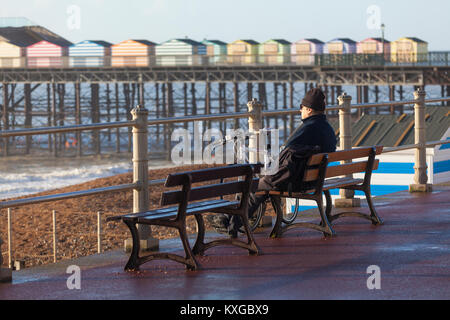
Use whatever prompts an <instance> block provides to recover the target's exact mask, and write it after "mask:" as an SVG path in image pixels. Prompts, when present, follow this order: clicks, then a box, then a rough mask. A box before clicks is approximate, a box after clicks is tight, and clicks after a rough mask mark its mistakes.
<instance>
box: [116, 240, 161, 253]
mask: <svg viewBox="0 0 450 320" xmlns="http://www.w3.org/2000/svg"><path fill="white" fill-rule="evenodd" d="M132 247H133V240H132V239H126V240H125V242H124V250H125V252H131V248H132ZM140 247H141V251H156V250H159V239H155V238H149V239H144V240H142V239H141V240H140Z"/></svg>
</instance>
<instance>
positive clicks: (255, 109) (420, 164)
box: [0, 89, 450, 268]
mask: <svg viewBox="0 0 450 320" xmlns="http://www.w3.org/2000/svg"><path fill="white" fill-rule="evenodd" d="M351 100H352V98H351V97H350V96H348V95H346V94H345V93H344V94H343V95H341V96H340V97H339V99H338V101H339V104H338V105H337V106H330V107H329V108H327V110H328V111H333V110H339V123H340V130H339V135H340V144H341V145H340V149H350V148H352V145H351V142H352V135H351V130H350V121H351V118H350V117H351V109H354V108H371V107H379V106H387V105H404V104H414V113H415V144H412V145H406V146H400V147H389V148H385V150H384V153H388V152H395V151H399V150H406V149H415V150H416V157H415V165H414V170H415V175H414V184H413V185H412V186H419V187H417V188H410V190H412V191H414V190H421V188H420V186H427V175H426V169H427V167H426V160H425V152H426V148H427V147H432V146H436V145H441V144H448V143H450V140H445V141H444V140H442V141H432V142H428V143H427V142H426V140H425V137H426V136H425V112H424V110H425V104H426V103H436V102H446V101H450V97H442V98H435V99H425V91H424V90H422V89H418V90H417V91H416V92H414V100H407V101H388V102H381V103H371V104H354V105H352V104H351ZM248 107H249V112H239V113H229V114H221V115H201V116H185V117H178V118H164V119H148V111H147V110H146V109H144V108H141V107H140V106H137V107H136V108H134V109H133V110H132V116H133V119H132V120H131V121H122V122H112V123H98V124H88V125H75V126H67V127H50V128H34V129H23V130H8V131H0V139H1V138H7V137H14V136H27V135H38V134H52V133H62V132H70V131H85V130H94V129H107V128H120V127H132V128H133V159H132V160H133V183H129V184H123V185H117V186H111V187H105V188H98V189H92V190H84V191H77V192H69V193H64V194H56V195H48V196H41V197H28V198H24V199H19V200H9V201H2V202H0V209H4V208H7V209H8V218H9V220H8V221H9V222H8V223H9V224H10V221H11V215H12V208H15V207H20V206H25V205H31V204H36V203H42V202H51V201H58V200H64V199H72V198H78V197H84V196H90V195H94V194H104V193H110V192H117V191H125V190H133V211H134V212H141V211H145V210H147V209H148V206H149V186H152V185H157V184H162V183H164V180H152V181H149V179H148V150H147V148H148V126H151V125H157V124H168V123H180V122H191V121H202V120H203V121H208V120H223V119H232V118H234V119H238V118H248V121H249V129H250V130H253V131H255V132H258V131H259V130H260V129H261V128H263V123H264V122H263V120H262V119H263V117H270V116H275V115H278V116H280V115H294V114H299V109H287V110H276V111H271V110H268V111H263V110H262V109H263V108H262V105H261V104H260V103H258V102H257V101H255V100H254V101H252V102H249V104H248ZM249 148H253V149H257V146H256V145H255V146H249ZM422 189H423V188H422ZM425 189H427V188H425ZM341 191H343V190H341ZM341 197H342V198H351V197H353V194H351V193H347V192H341ZM98 228H99V230H100V231H99V232H98V234H101V226H100V224H99V227H98ZM8 231H9V232H8V256H9V258H8V261H9V267H10V268H11V266H12V262H13V258H12V257H13V253H12V251H11V250H12V246H11V241H12V240H11V239H12V234H11V228H8ZM139 232H140V234H141V238H142V239H146V238H151V234H150V230H149V229H148V228H147V229H146V228H140V229H139ZM100 242H101V241H100V240H99V243H100ZM0 244H1V239H0ZM99 248H101V245H100V244H99ZM99 250H101V249H99Z"/></svg>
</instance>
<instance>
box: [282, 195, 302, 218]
mask: <svg viewBox="0 0 450 320" xmlns="http://www.w3.org/2000/svg"><path fill="white" fill-rule="evenodd" d="M286 205H287V198H283V199H281V210H282V211H283V222H284V223H285V224H291V223H293V222H294V221H295V219H297V215H298V212H299V211H300V210H299V209H300V205H299V200H298V199H295V204H294V205H293V206H291V208H286Z"/></svg>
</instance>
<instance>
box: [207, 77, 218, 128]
mask: <svg viewBox="0 0 450 320" xmlns="http://www.w3.org/2000/svg"><path fill="white" fill-rule="evenodd" d="M219 88H220V84H219ZM219 97H220V90H219ZM219 99H220V98H219ZM205 114H211V83H210V82H209V81H206V83H205ZM205 124H206V126H207V127H208V129H211V121H205V123H204V125H205Z"/></svg>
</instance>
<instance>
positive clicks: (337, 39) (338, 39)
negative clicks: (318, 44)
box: [329, 38, 356, 43]
mask: <svg viewBox="0 0 450 320" xmlns="http://www.w3.org/2000/svg"><path fill="white" fill-rule="evenodd" d="M335 41H342V42H346V43H356V41H354V40H352V39H350V38H335V39H333V40H330V41H329V42H335Z"/></svg>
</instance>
